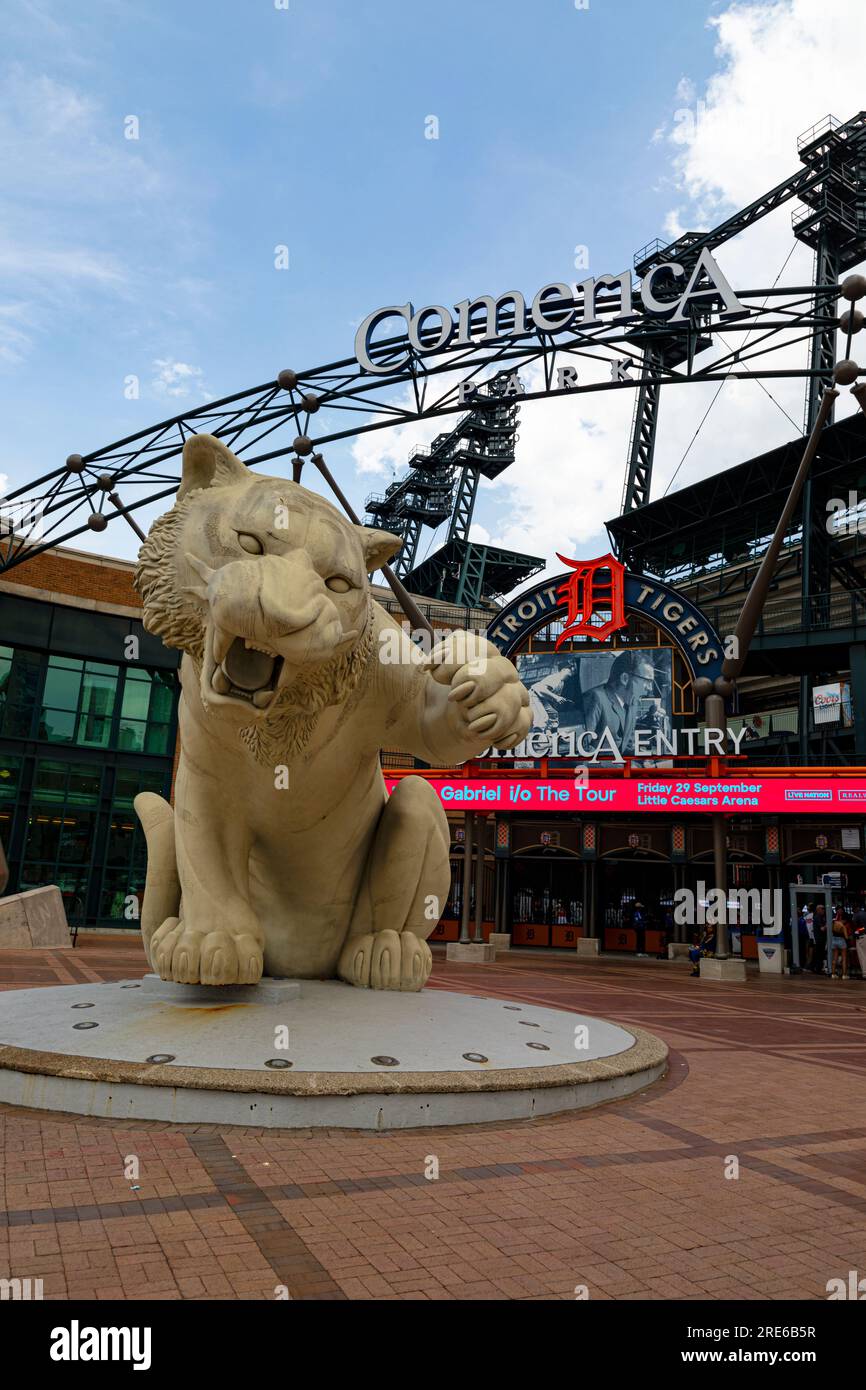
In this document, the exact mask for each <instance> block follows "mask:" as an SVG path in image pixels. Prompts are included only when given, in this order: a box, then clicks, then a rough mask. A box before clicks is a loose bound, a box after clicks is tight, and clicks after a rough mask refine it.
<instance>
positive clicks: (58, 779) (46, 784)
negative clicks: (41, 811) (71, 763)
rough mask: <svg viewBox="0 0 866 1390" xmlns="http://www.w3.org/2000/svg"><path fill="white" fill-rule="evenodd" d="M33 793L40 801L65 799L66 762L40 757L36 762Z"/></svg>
mask: <svg viewBox="0 0 866 1390" xmlns="http://www.w3.org/2000/svg"><path fill="white" fill-rule="evenodd" d="M33 795H34V798H35V799H36V800H39V801H46V800H49V801H63V800H64V799H65V797H66V763H55V762H49V761H48V759H47V758H40V760H39V762H38V763H37V764H36V775H35V778H34V781H33Z"/></svg>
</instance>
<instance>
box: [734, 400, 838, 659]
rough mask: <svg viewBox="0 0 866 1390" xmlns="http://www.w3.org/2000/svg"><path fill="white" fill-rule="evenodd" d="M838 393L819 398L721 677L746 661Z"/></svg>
mask: <svg viewBox="0 0 866 1390" xmlns="http://www.w3.org/2000/svg"><path fill="white" fill-rule="evenodd" d="M838 395H839V392H838V391H837V390H836V389H835V388H834V387H829V388H828V389H827V390H826V391H825V392H824V394H823V396H822V397H821V404H820V406H819V407H818V414H817V417H816V419H815V423H814V425H813V426H812V432H811V434H810V435H809V439H808V442H807V444H806V448H805V449H804V451H803V457H802V459H801V461H800V467H799V468H798V469H797V476H796V477H795V478H794V481H793V483H792V484H791V491H790V492H789V493H788V500H787V502H786V503H785V505H784V507H783V508H782V515H781V516H780V517H779V520H778V523H777V525H776V529H775V531H774V532H773V539H772V540H771V541H770V544H769V546H768V547H767V549H766V551H765V553H764V557H763V559H762V560H761V564H760V566H759V568H758V573H757V574H756V575H755V577H754V579H753V580H752V587H751V588H750V589H749V592H748V594H747V595H746V601H745V603H744V604H743V607H742V609H741V610H740V616H739V618H738V619H737V626H736V628H735V629H734V651H733V655H732V656H726V657H725V659H724V661H723V662H722V676H723V678H724V679H725V680H729V681H732V680H736V678H737V676H739V674H740V672H741V671H742V669H743V667H744V666H745V664H746V657H747V656H748V654H749V647H750V645H751V642H752V638H753V637H754V635H755V628H756V627H757V626H758V620H759V618H760V616H761V613H762V611H763V608H764V603H765V602H766V598H767V593H768V590H769V588H770V581H771V580H772V578H773V573H774V571H775V568H776V561H777V560H778V558H779V552H780V550H781V549H782V546H783V544H784V541H785V536H786V535H787V534H788V528H789V526H790V524H791V520H792V518H793V515H794V511H795V509H796V506H797V503H798V502H799V500H800V494H801V492H802V491H803V484H804V483H805V481H806V477H807V475H808V473H809V469H810V468H811V467H812V461H813V459H814V457H815V455H816V453H817V452H818V443H819V440H820V438H821V431H822V430H823V428H824V424H825V422H826V420H827V417H828V415H829V414H830V411H831V409H832V407H833V402H834V401H835V399H836V397H837V396H838ZM803 525H804V527H806V526H808V525H809V518H808V517H807V518H806V519H805V520H804V522H803Z"/></svg>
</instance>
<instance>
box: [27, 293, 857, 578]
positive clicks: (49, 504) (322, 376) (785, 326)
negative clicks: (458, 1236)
mask: <svg viewBox="0 0 866 1390" xmlns="http://www.w3.org/2000/svg"><path fill="white" fill-rule="evenodd" d="M819 291H820V293H821V295H822V300H823V302H826V300H827V299H828V298H833V297H835V296H836V295H837V294H838V287H837V286H835V285H826V286H819V287H818V290H816V287H815V286H811V285H808V286H798V287H794V288H786V289H778V288H775V289H774V288H770V289H766V288H762V289H745V290H740V291H738V292H737V297H738V299H739V300H740V302H741V303H742V305H743V308H744V313H743V314H742V316H737V317H736V318H725V319H724V321H723V329H724V335H725V340H726V342H727V340H728V339H729V338H731V337H735V336H737V335H739V338H740V342H741V345H740V346H739V347H737V346H736V345H733V346H726V347H725V348H724V349H723V350H722V351H721V352H720V354H719V355H717V356H715V357H714V360H712V361H708V362H706V363H705V365H703V366H701V365H700V363H699V358H701V357H704V356H705V345H706V344H707V342H708V341H711V340H712V332H713V327H712V326H711V327H709V328H708V327H707V326H706V325H705V323H703V322H702V323H701V324H700V325H698V324H696V323H695V322H693V321H691V320H687V321H686V322H684V323H683V324H682V325H681V326H680V327H679V328H678V329H677V330H676V333H675V334H673V335H672V330H671V326H670V325H669V324H668V323H667V322H666V321H664V320H661V321H660V320H658V319H652V318H648V317H647V316H646V315H645V314H644V313H643V312H640V313H638V312H633V313H632V314H630V315H628V316H627V317H617V316H616V314H617V310H618V309H619V308H620V301H619V296H618V295H612V294H607V293H604V292H602V293H599V295H598V299H597V313H598V322H595V323H593V324H591V325H589V326H587V327H585V328H584V327H578V328H574V327H569V328H564V329H562V330H560V331H557V332H550V331H542V330H540V329H538V328H536V327H534V326H533V327H532V328H531V329H528V330H527V331H525V332H521V333H518V334H515V333H514V332H513V328H514V313H513V311H510V312H507V311H506V310H505V307H504V306H502V312H501V313H500V316H499V320H498V323H497V325H496V327H497V334H498V336H497V337H496V338H495V339H493V340H489V341H487V340H485V341H477V342H476V341H473V342H472V343H470V344H469V345H467V346H461V347H459V348H455V347H448V346H447V345H446V347H445V348H443V349H441V350H439V351H436V352H432V351H430V352H428V351H426V350H425V345H426V343H427V342H431V341H435V338H433V336H432V332H433V331H432V330H431V332H430V333H425V332H423V331H422V333H421V336H420V339H419V341H420V342H421V344H422V351H420V352H419V351H418V350H417V349H415V348H414V347H413V346H412V345H411V344H410V343H409V342H408V340H407V338H406V337H405V336H400V337H397V338H392V339H389V340H385V341H384V342H381V343H378V344H377V345H375V346H374V347H373V348H372V349H371V356H372V357H373V358H374V359H375V360H377V362H378V364H381V365H382V366H385V365H387V364H390V363H398V362H399V364H400V365H399V366H394V367H393V369H392V370H389V371H385V372H382V373H381V374H380V373H377V374H373V373H370V372H368V371H365V370H364V369H363V368H362V367H361V366H360V364H359V363H358V362H357V361H356V359H354V358H347V359H344V360H342V361H340V362H333V363H329V364H327V365H326V366H322V367H313V368H310V369H308V370H306V371H301V372H297V373H296V372H294V371H284V372H281V373H280V374H279V376H278V378H276V379H275V380H271V381H268V382H264V383H263V384H262V385H260V386H256V387H253V388H252V389H251V390H248V391H239V392H237V393H235V394H234V395H232V396H227V397H225V398H224V399H222V400H219V401H213V402H209V403H207V404H205V405H201V406H198V407H196V408H195V409H193V410H188V411H184V412H183V413H182V414H179V415H175V416H172V417H171V418H170V419H167V420H163V421H161V422H160V423H159V424H157V425H155V426H153V427H151V428H150V429H146V430H140V431H138V432H137V433H135V434H132V435H128V436H127V437H126V438H124V439H120V440H117V441H115V442H114V443H112V444H108V445H105V446H104V447H102V448H99V449H94V450H92V451H91V452H89V453H85V454H83V455H82V454H71V455H70V456H69V458H68V459H67V461H66V463H65V464H62V465H61V466H59V467H56V468H54V469H52V470H51V471H50V472H48V473H46V474H44V475H43V476H42V477H40V478H37V479H35V480H34V481H32V482H30V483H27V484H25V485H24V486H22V487H19V488H17V489H15V491H14V492H11V493H10V494H8V495H7V497H6V498H5V499H4V504H3V513H4V530H5V540H4V541H3V542H2V544H0V551H2V555H0V571H2V570H7V569H11V568H13V567H14V566H15V565H18V564H20V563H21V562H22V561H23V560H26V559H27V558H29V557H31V556H33V555H36V554H39V553H40V552H41V551H43V550H47V549H49V548H51V547H53V546H55V545H60V544H63V543H66V542H69V541H72V540H74V539H75V537H77V536H80V535H83V534H85V533H86V532H87V530H88V529H90V530H93V531H102V530H104V529H105V527H106V525H107V524H108V523H109V522H111V521H112V520H114V519H115V518H117V517H118V516H122V515H126V516H127V517H129V516H130V514H132V513H134V512H135V511H136V510H137V509H139V508H141V507H145V506H148V505H149V504H152V503H154V502H157V501H160V500H162V499H164V498H168V497H170V496H171V495H172V494H173V493H174V491H175V490H176V488H177V484H178V480H179V461H180V456H181V453H182V450H183V446H184V442H185V441H186V439H187V438H188V437H189V436H190V435H191V434H195V433H201V432H207V433H211V434H216V435H218V436H219V437H220V438H221V439H223V440H224V441H225V443H226V444H227V445H228V446H229V447H230V448H232V449H233V450H234V451H235V452H236V453H237V454H238V456H239V457H241V458H243V459H244V461H245V462H246V463H247V464H248V465H250V466H251V467H252V466H257V465H260V464H264V463H269V462H272V461H273V460H275V459H279V458H284V457H286V456H287V455H292V454H294V455H295V456H296V457H304V456H306V455H308V454H309V453H311V452H312V451H313V449H317V450H320V449H322V448H323V447H324V446H325V445H327V444H330V443H335V442H337V441H340V440H346V439H353V438H355V437H357V436H358V435H360V434H365V433H368V432H371V431H375V430H380V429H388V428H390V427H391V426H393V425H397V424H409V423H412V422H415V421H419V420H426V419H433V418H436V417H440V416H443V417H444V416H447V415H450V414H454V413H455V412H457V411H460V410H463V411H465V410H466V408H467V401H466V400H465V399H464V400H462V401H461V400H460V398H459V396H460V392H459V384H460V382H463V381H467V380H471V381H473V382H477V383H478V384H479V385H480V384H482V383H483V382H484V381H486V380H488V379H489V377H490V376H492V375H495V374H498V373H501V372H502V371H504V370H505V371H507V372H508V373H509V375H510V377H511V379H512V383H513V386H514V391H515V394H514V397H513V399H514V403H515V404H516V403H517V402H518V401H519V402H520V404H521V405H522V404H523V403H524V402H526V401H531V400H539V399H546V398H550V397H556V396H565V395H568V396H581V395H585V394H592V393H595V392H606V391H633V390H635V389H637V390H640V389H641V388H642V387H644V386H645V385H646V384H647V377H646V375H645V374H644V373H643V372H642V370H641V364H642V359H643V354H644V353H645V352H649V353H652V351H653V349H654V347H655V346H656V345H658V344H660V343H665V344H669V343H670V340H671V337H672V336H675V337H676V338H677V340H678V344H679V347H680V349H681V351H682V361H681V363H680V365H678V366H676V365H671V364H670V362H669V359H664V360H660V362H659V364H658V367H657V382H658V386H659V387H661V386H684V385H689V384H692V383H694V382H699V381H703V382H713V381H729V380H732V379H743V380H752V379H759V380H760V379H763V380H768V379H771V378H773V377H781V378H784V377H802V376H804V375H809V374H811V372H812V371H813V370H814V369H807V370H805V371H804V370H803V369H797V368H780V367H777V366H774V365H773V360H774V359H773V354H774V353H775V352H776V351H777V350H778V349H779V348H780V347H783V346H790V345H791V344H792V343H797V342H801V341H802V342H804V343H805V342H809V341H811V340H812V338H813V337H814V335H815V334H816V333H820V332H823V331H824V330H826V329H829V328H831V327H833V326H834V325H835V322H836V320H835V318H834V317H833V316H832V315H828V314H827V312H826V311H822V312H821V313H820V314H816V313H815V309H814V305H815V299H816V294H817V293H818V292H819ZM637 302H638V301H637V299H636V298H635V300H634V303H635V304H636V303H637ZM568 307H572V308H573V307H574V306H573V304H572V305H571V306H569V305H568V304H567V303H566V302H565V301H557V300H548V301H546V303H545V312H546V314H547V315H548V316H553V315H555V314H556V312H557V309H559V310H563V311H564V310H565V309H566V308H568ZM708 335H709V337H708ZM750 337H751V341H747V340H748V339H749V338H750ZM565 366H568V367H571V368H573V369H576V370H577V372H578V374H579V375H578V380H577V384H575V385H568V384H564V385H560V384H558V382H559V378H558V377H557V371H558V369H559V368H560V367H565ZM539 368H540V369H541V373H542V384H541V385H540V386H539V387H537V388H535V389H532V390H530V389H528V387H527V383H526V382H523V383H521V384H520V385H518V383H519V379H520V373H526V372H528V371H530V370H537V369H539ZM587 370H588V371H590V372H592V373H593V377H592V379H590V380H583V379H581V376H580V373H582V372H585V371H587ZM655 377H656V372H655V371H654V373H653V379H654V380H655ZM443 378H444V379H443ZM521 387H522V389H521ZM518 393H519V394H518ZM315 427H317V428H315ZM19 509H20V510H21V512H22V513H23V512H25V511H26V510H27V509H29V510H30V512H31V513H32V515H33V516H34V517H41V523H42V524H41V533H37V532H36V531H34V532H33V534H30V532H29V531H28V528H27V526H26V525H25V526H21V525H17V524H16V521H15V518H16V512H17V510H19Z"/></svg>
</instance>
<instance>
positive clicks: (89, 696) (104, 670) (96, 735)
mask: <svg viewBox="0 0 866 1390" xmlns="http://www.w3.org/2000/svg"><path fill="white" fill-rule="evenodd" d="M116 691H117V671H116V670H115V669H114V668H112V667H110V666H109V667H105V666H95V665H94V663H93V662H88V663H87V666H86V667H85V669H84V680H83V682H82V686H81V713H80V715H79V717H78V732H77V735H76V743H82V744H87V745H90V746H92V747H97V748H107V747H108V744H109V742H110V740H111V716H112V714H113V712H114V697H115V694H116Z"/></svg>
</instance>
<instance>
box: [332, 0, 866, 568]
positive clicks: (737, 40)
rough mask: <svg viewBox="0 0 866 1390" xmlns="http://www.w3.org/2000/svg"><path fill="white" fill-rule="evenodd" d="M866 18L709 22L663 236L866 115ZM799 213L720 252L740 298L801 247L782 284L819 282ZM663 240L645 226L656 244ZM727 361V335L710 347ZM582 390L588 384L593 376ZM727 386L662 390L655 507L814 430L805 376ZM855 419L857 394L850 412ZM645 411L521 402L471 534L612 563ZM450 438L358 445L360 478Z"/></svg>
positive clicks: (411, 437) (790, 353) (411, 433)
mask: <svg viewBox="0 0 866 1390" xmlns="http://www.w3.org/2000/svg"><path fill="white" fill-rule="evenodd" d="M864 16H866V10H864V7H863V3H862V0H822V3H821V4H820V5H817V4H815V0H778V2H776V3H761V4H751V3H749V4H743V3H734V4H729V5H728V6H727V7H726V8H725V9H724V10H723V11H722V12H721V13H717V14H716V15H715V16H713V17H712V18H711V19H710V20H709V23H710V24H711V26H712V27H713V29H714V32H715V36H716V50H715V53H716V70H715V71H714V72H713V73H712V75H711V77H710V78H709V80H708V81H706V82H704V83H702V84H701V83H699V82H698V81H697V80H696V79H695V78H694V77H693V76H691V75H689V74H683V76H682V77H681V79H680V81H679V82H678V84H677V86H676V88H675V89H674V91H673V92H672V93H671V114H670V118H669V120H668V121H666V122H665V123H664V125H662V126H660V127H659V128H658V129H657V130H656V131H655V132H654V133H653V136H652V138H651V143H652V142H653V141H654V142H655V149H656V157H657V152H658V149H659V148H660V147H661V148H662V149H665V148H666V149H667V151H668V152H669V167H668V169H667V170H666V171H664V172H663V173H662V174H661V175H660V176H659V177H658V180H657V181H658V182H659V183H661V185H662V186H664V187H669V188H670V189H671V206H670V209H669V211H668V214H667V218H666V225H665V231H666V232H667V235H668V236H669V237H670V238H671V239H674V238H675V237H676V236H678V235H680V234H681V233H682V232H684V231H688V230H701V229H705V228H707V227H711V226H714V225H716V224H717V223H718V222H719V221H721V220H722V219H723V218H724V217H726V216H728V215H729V214H730V213H732V212H733V211H735V210H736V209H737V208H740V207H743V206H747V205H748V204H749V203H751V202H752V201H754V200H755V199H756V198H757V197H759V196H760V195H761V194H763V193H765V192H766V191H767V190H768V189H770V188H772V187H773V186H774V185H775V184H777V183H780V182H781V181H782V179H784V178H785V177H787V176H788V175H789V174H791V173H793V172H794V171H795V170H796V169H797V168H798V167H799V163H798V158H797V136H798V135H799V134H801V133H802V131H803V130H804V129H805V128H807V127H809V126H811V125H813V124H814V123H815V122H816V121H818V120H820V119H821V118H822V117H823V116H824V115H825V114H827V113H828V112H833V113H834V114H835V115H836V117H837V118H839V119H840V120H846V119H848V118H849V117H850V116H851V115H853V114H854V113H855V112H856V111H858V110H859V109H860V108H861V107H862V106H863V104H864V103H863V90H864V88H863V76H862V69H863V53H864V48H866V44H864V39H866V18H864ZM597 193H598V195H599V196H603V194H604V190H603V189H598V190H597ZM797 206H799V205H798V204H796V203H795V202H791V203H788V204H786V205H784V206H783V207H782V208H780V209H779V210H778V211H777V212H776V213H773V214H771V215H770V216H768V217H766V218H764V219H763V220H762V221H760V222H758V223H757V224H755V226H754V227H752V228H751V229H750V230H749V231H748V232H747V233H745V234H743V235H741V236H740V237H737V238H736V239H735V240H733V241H730V242H727V243H726V244H725V245H724V246H723V247H722V248H721V249H720V250H719V252H718V259H719V262H720V264H721V266H722V268H723V270H724V272H725V274H726V275H727V277H728V279H729V280H730V282H731V284H732V285H733V286H734V288H735V289H743V290H746V289H754V288H756V287H760V286H767V287H769V286H770V285H772V284H773V282H774V280H775V279H776V277H777V275H778V274H779V272H780V270H781V269H782V266H783V263H784V262H785V260H786V257H788V255H789V252H791V251H792V249H793V254H792V255H791V257H790V260H789V261H788V263H787V266H786V267H785V271H784V274H783V276H782V278H781V279H780V284H782V285H786V284H787V285H791V286H793V285H808V284H809V283H810V282H811V280H812V253H811V252H810V251H809V250H808V248H806V247H804V246H801V245H799V244H798V243H796V242H795V241H794V238H793V233H792V230H791V213H792V211H793V209H794V208H795V207H797ZM652 231H653V229H652V228H651V227H647V229H646V239H647V240H648V239H649V238H650V237H651V235H652ZM755 336H757V335H755ZM722 337H724V338H725V339H726V340H727V342H728V344H730V345H732V346H734V345H736V343H737V341H738V338H737V335H736V334H734V333H733V332H731V331H728V332H725V330H724V329H723V330H722ZM864 338H866V334H864ZM864 348H866V343H864ZM724 350H725V348H724V345H723V344H722V342H721V339H720V338H718V337H717V340H716V348H714V349H713V350H712V351H713V352H722V351H724ZM709 356H710V354H708V357H709ZM807 356H808V346H807V344H805V343H800V344H798V345H796V346H791V347H787V348H785V349H784V350H783V351H782V352H780V353H779V355H778V360H777V362H776V363H774V365H776V366H780V367H781V366H786V367H794V368H796V369H801V368H803V367H804V366H805V365H806V361H807ZM704 360H705V359H704V358H699V359H698V361H699V363H700V364H703V362H704ZM523 379H524V384H525V385H526V387H527V389H533V388H537V387H538V386H540V373H536V372H533V371H526V372H524V373H523ZM581 379H582V380H583V381H586V380H587V379H588V374H587V372H586V371H585V370H584V369H581ZM717 389H718V384H717V383H707V384H706V385H702V384H690V385H686V386H671V387H669V388H667V389H666V390H665V391H663V392H662V400H661V406H660V413H659V431H658V438H657V448H656V457H655V469H654V477H653V489H652V497H654V498H657V497H660V496H661V495H662V493H663V492H664V491H665V489H666V488H667V487H668V486H669V485H670V483H671V479H672V478H674V475H676V476H675V481H674V483H673V486H674V487H675V488H681V487H683V486H685V485H687V484H688V483H691V482H694V481H696V480H697V479H699V478H702V477H706V476H709V475H710V474H712V473H715V472H717V471H719V470H721V469H723V468H729V467H732V466H733V465H735V464H737V463H740V462H742V461H743V460H744V459H747V458H750V457H752V456H754V455H756V454H759V453H761V452H763V451H764V450H767V449H770V448H773V447H775V446H777V445H778V444H781V443H783V442H785V441H787V440H789V439H791V438H792V437H794V435H796V434H798V433H799V432H800V430H801V429H802V420H803V408H804V396H805V379H804V378H802V377H797V378H788V379H785V378H778V379H773V380H770V381H767V382H765V383H763V386H762V385H761V384H760V383H759V382H758V381H757V380H755V381H750V380H744V381H737V380H733V379H732V380H730V381H728V382H727V383H726V384H725V385H724V386H723V387H722V390H721V391H720V392H719V394H718V397H717V399H716V400H715V403H714V404H712V405H711V403H712V402H713V397H714V396H715V395H716V392H717ZM768 392H769V393H770V394H768ZM771 396H772V398H773V399H771ZM405 399H406V400H408V399H409V397H408V395H407V396H406V397H405ZM710 406H711V409H710V411H709V414H708V415H707V418H706V420H705V421H704V422H703V423H702V420H703V417H704V415H705V413H706V412H707V409H708V407H710ZM851 408H852V404H849V403H848V401H847V399H844V398H843V401H842V402H840V404H839V406H838V407H837V416H838V415H841V414H843V413H846V412H847V411H849V410H850V409H851ZM633 409H634V394H633V393H632V392H630V391H612V392H601V393H598V394H588V395H584V396H581V397H575V398H572V399H569V398H568V397H561V398H558V399H556V400H551V401H543V400H542V401H530V402H526V403H525V404H523V405H522V407H521V415H520V425H519V430H520V441H519V444H518V449H517V458H516V462H515V463H514V464H513V465H512V466H511V467H510V468H509V469H508V470H507V471H506V472H504V473H503V474H502V475H501V477H500V479H499V480H497V482H496V483H495V484H493V485H492V486H482V489H481V491H480V493H479V502H478V506H477V507H476V515H477V516H478V522H477V523H476V524H475V526H474V529H473V536H475V537H476V538H477V539H478V540H479V541H486V540H490V541H491V543H493V544H496V545H503V546H508V547H512V548H514V549H517V550H522V551H526V552H528V553H530V554H537V555H542V556H545V557H546V559H547V560H548V565H549V569H550V570H551V571H554V570H560V569H561V568H562V566H561V564H560V563H559V562H558V561H557V560H556V559H555V552H556V551H561V552H562V553H563V554H567V555H568V554H570V555H573V556H577V555H595V554H601V553H603V552H604V551H605V550H606V549H607V545H608V541H607V534H606V532H605V530H604V523H605V521H607V520H610V519H611V518H613V517H615V516H617V515H618V514H619V511H620V504H621V497H622V490H623V484H624V479H625V472H626V466H627V456H628V441H629V435H630V428H631V418H632V412H633ZM788 416H789V417H790V418H787V417H788ZM699 427H700V429H699ZM446 428H450V423H449V421H447V420H444V421H443V420H441V419H440V420H439V421H438V422H435V421H434V422H429V423H426V424H425V423H422V424H419V425H410V426H402V427H400V428H397V429H394V430H387V431H383V432H381V433H378V434H373V435H366V436H363V435H362V436H361V437H360V438H359V439H358V440H357V441H356V443H355V445H354V447H353V455H354V458H355V463H356V467H357V469H358V471H359V472H360V473H365V474H367V475H378V476H379V477H382V478H383V479H384V478H386V477H387V476H389V475H390V473H391V472H392V470H395V469H396V470H399V468H400V467H402V466H403V465H404V464H405V462H406V458H407V455H408V453H409V450H410V447H411V446H412V445H414V444H417V443H429V441H430V439H431V438H432V436H433V435H435V434H437V433H439V431H440V430H442V429H446ZM698 430H699V432H698V433H697V438H696V439H695V434H696V432H697V431H698ZM683 460H684V461H683ZM677 470H678V471H677ZM429 534H430V533H425V535H426V536H429Z"/></svg>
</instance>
